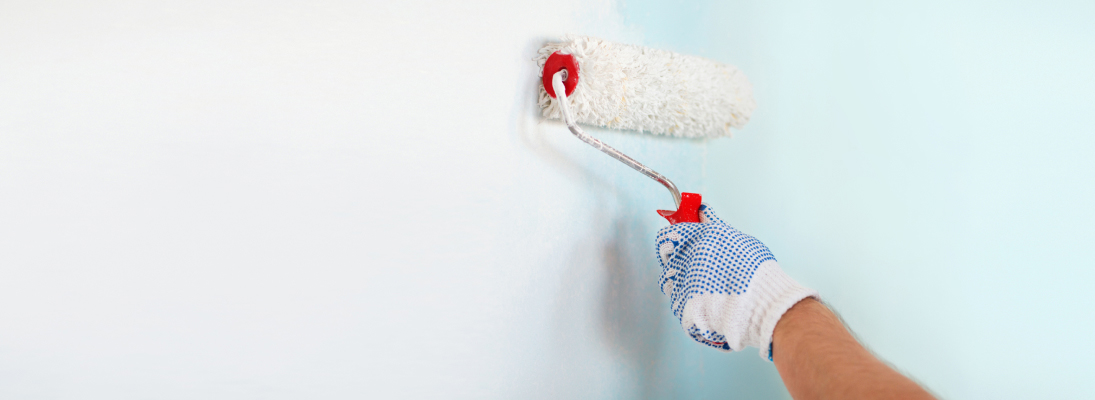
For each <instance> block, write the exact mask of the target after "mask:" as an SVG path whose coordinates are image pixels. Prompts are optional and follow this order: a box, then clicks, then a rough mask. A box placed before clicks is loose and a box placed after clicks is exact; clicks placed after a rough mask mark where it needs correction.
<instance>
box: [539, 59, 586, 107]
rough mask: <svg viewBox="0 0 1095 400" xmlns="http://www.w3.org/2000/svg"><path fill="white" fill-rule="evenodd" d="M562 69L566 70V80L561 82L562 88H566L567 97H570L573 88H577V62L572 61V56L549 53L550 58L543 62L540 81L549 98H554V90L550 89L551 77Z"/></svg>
mask: <svg viewBox="0 0 1095 400" xmlns="http://www.w3.org/2000/svg"><path fill="white" fill-rule="evenodd" d="M564 69H565V70H567V78H566V80H563V87H566V92H567V96H570V94H571V93H574V87H575V86H578V62H576V61H575V60H574V56H572V55H570V54H562V53H560V52H558V51H556V52H554V53H551V56H549V57H548V59H547V61H545V62H544V76H543V79H542V80H543V82H544V89H546V90H547V93H548V95H550V96H551V97H555V88H553V87H551V77H553V76H555V73H556V72H559V71H562V70H564Z"/></svg>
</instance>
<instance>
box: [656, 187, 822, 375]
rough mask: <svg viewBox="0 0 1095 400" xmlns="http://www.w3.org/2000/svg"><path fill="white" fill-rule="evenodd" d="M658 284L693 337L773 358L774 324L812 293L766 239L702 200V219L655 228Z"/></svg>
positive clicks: (700, 340) (731, 349)
mask: <svg viewBox="0 0 1095 400" xmlns="http://www.w3.org/2000/svg"><path fill="white" fill-rule="evenodd" d="M655 248H657V251H658V261H659V262H660V263H661V266H662V276H661V279H659V283H660V284H661V287H662V293H665V295H666V296H669V300H670V302H671V304H672V308H673V315H676V316H677V318H678V319H679V320H680V321H681V327H683V328H684V330H685V331H686V332H688V334H689V335H690V336H692V338H693V339H695V340H696V341H697V342H700V343H703V344H706V345H708V346H711V347H714V348H716V349H719V350H723V351H741V350H742V349H744V348H745V347H746V346H753V347H757V348H759V349H760V355H761V357H763V358H767V359H769V360H771V343H772V331H773V330H775V328H776V322H779V318H780V317H782V316H783V313H784V312H786V311H787V310H788V309H790V308H791V306H793V305H795V303H798V302H799V301H800V300H802V299H804V298H806V297H817V292H816V291H814V290H811V289H807V288H806V287H803V286H801V285H799V284H798V283H796V282H795V281H794V280H793V279H791V277H789V276H787V274H784V273H783V270H781V269H780V268H779V263H777V262H776V258H775V257H774V256H772V252H770V251H769V250H768V246H765V245H764V243H761V242H760V241H759V240H757V239H756V238H754V237H752V236H749V235H746V234H744V233H742V232H741V231H739V230H737V229H734V227H732V226H730V225H728V224H726V223H724V222H722V220H720V219H719V218H718V217H717V216H715V213H714V211H712V210H711V207H708V206H707V205H706V204H704V205H701V206H700V223H679V224H673V225H670V226H667V227H665V228H662V229H661V230H660V231H658V238H657V244H656V246H655Z"/></svg>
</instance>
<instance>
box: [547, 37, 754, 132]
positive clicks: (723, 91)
mask: <svg viewBox="0 0 1095 400" xmlns="http://www.w3.org/2000/svg"><path fill="white" fill-rule="evenodd" d="M556 51H559V52H561V53H564V54H571V55H573V56H574V57H575V59H576V61H577V62H578V75H579V79H578V85H577V87H575V88H574V92H573V93H571V95H570V96H569V97H568V100H569V101H570V109H571V110H572V111H571V112H572V113H573V114H574V116H575V119H576V120H577V121H578V122H580V123H585V124H590V125H599V126H604V127H609V128H614V129H626V130H638V131H646V132H651V133H655V134H660V135H671V136H682V137H691V138H696V137H718V136H729V135H730V128H734V129H740V128H741V127H742V126H744V125H745V123H746V122H748V121H749V116H750V115H752V113H753V109H754V108H756V102H755V101H754V100H753V87H752V85H750V84H749V80H747V79H746V78H745V74H743V73H742V72H741V71H739V70H738V69H737V68H736V67H734V66H732V65H726V64H720V63H717V62H714V61H711V60H708V59H705V58H700V57H694V56H686V55H681V54H677V53H673V52H670V51H664V50H657V49H651V48H647V47H641V46H634V45H626V44H620V43H613V42H608V41H604V40H601V39H597V38H592V37H586V36H567V37H566V38H565V40H564V41H563V42H562V43H551V44H548V45H546V46H544V47H543V48H541V49H540V52H539V54H538V56H537V58H536V61H537V64H538V65H539V67H540V68H539V69H540V71H541V72H540V73H541V74H542V73H543V70H544V62H545V61H546V60H547V58H548V56H550V55H551V54H552V53H554V52H556ZM539 104H540V108H541V110H542V111H543V114H544V116H545V117H548V118H561V114H560V110H559V105H558V104H557V103H556V100H555V99H554V98H552V97H551V96H549V95H548V94H547V91H546V90H544V88H543V87H542V86H541V88H540V100H539Z"/></svg>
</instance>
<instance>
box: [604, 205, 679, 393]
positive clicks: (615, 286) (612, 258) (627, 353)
mask: <svg viewBox="0 0 1095 400" xmlns="http://www.w3.org/2000/svg"><path fill="white" fill-rule="evenodd" d="M633 218H634V217H633V216H631V218H626V217H625V218H618V219H617V220H616V222H615V223H614V224H613V225H612V226H613V228H614V234H613V236H612V240H611V241H609V242H608V243H606V244H605V246H604V268H605V272H606V275H607V279H605V281H604V285H605V288H604V290H603V292H602V293H603V294H602V295H603V298H604V300H603V301H602V302H601V304H602V308H601V333H603V334H604V335H605V337H604V339H605V341H606V342H608V343H609V345H610V346H611V347H612V350H613V351H614V352H615V353H616V354H618V355H619V356H620V357H621V358H623V359H624V360H625V361H626V362H628V363H629V364H630V366H632V367H633V368H635V369H636V372H637V373H638V375H639V379H640V382H639V390H640V393H639V394H640V396H639V398H643V399H647V398H655V397H660V396H658V393H659V392H660V390H658V389H659V388H664V387H665V385H663V383H665V382H663V380H664V377H663V376H661V374H660V373H659V371H660V368H659V366H660V364H661V363H662V361H663V359H664V350H665V346H664V341H665V340H666V337H665V334H666V332H665V331H664V329H663V327H664V325H663V324H662V321H663V320H664V315H663V314H664V313H666V312H667V311H668V307H666V305H665V298H664V297H663V296H662V295H661V292H659V291H658V290H657V289H656V288H654V287H655V286H656V285H655V284H653V282H657V279H658V271H657V269H655V268H650V265H649V264H650V262H649V261H650V260H651V259H652V257H650V256H651V255H652V254H653V251H651V250H650V245H649V243H647V241H646V240H642V239H643V238H644V237H645V236H648V235H645V233H646V232H645V231H646V230H645V229H643V227H642V226H638V225H639V224H636V223H634V221H633ZM634 232H641V233H643V234H639V235H635V234H631V233H634ZM643 256H647V257H643ZM659 378H662V379H659Z"/></svg>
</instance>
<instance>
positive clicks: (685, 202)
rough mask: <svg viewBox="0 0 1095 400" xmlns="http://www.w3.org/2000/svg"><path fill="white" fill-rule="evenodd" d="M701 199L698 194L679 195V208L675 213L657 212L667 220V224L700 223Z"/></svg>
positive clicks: (667, 211)
mask: <svg viewBox="0 0 1095 400" xmlns="http://www.w3.org/2000/svg"><path fill="white" fill-rule="evenodd" d="M701 200H703V197H702V196H700V195H699V194H698V193H681V206H680V207H678V208H677V211H669V210H658V215H661V216H662V217H665V219H667V220H669V224H670V225H673V224H679V223H681V222H700V201H701Z"/></svg>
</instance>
